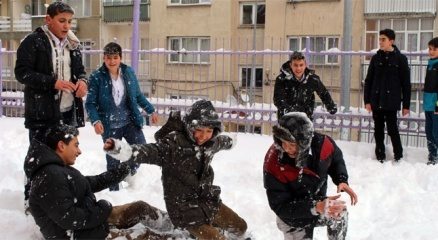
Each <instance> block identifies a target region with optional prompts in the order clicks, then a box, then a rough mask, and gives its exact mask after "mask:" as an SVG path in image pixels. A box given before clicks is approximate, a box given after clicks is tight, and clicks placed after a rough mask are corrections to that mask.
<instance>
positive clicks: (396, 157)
mask: <svg viewBox="0 0 438 240" xmlns="http://www.w3.org/2000/svg"><path fill="white" fill-rule="evenodd" d="M402 159H403V156H395V157H394V161H395V162H400V161H401V160H402Z"/></svg>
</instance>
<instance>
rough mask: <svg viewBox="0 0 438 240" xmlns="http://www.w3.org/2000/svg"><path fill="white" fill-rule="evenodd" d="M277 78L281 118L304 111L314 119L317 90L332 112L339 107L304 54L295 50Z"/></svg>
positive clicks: (276, 85) (278, 110) (277, 94)
mask: <svg viewBox="0 0 438 240" xmlns="http://www.w3.org/2000/svg"><path fill="white" fill-rule="evenodd" d="M280 71H281V73H280V75H278V76H277V78H276V80H275V87H274V105H275V106H276V107H277V117H278V119H280V118H281V117H282V116H283V115H284V114H286V113H288V112H304V113H306V114H307V116H308V117H309V118H310V119H312V116H313V109H314V108H315V94H314V93H315V92H316V94H318V96H319V98H321V101H322V103H324V105H325V107H326V108H327V110H328V111H329V112H330V114H335V113H336V112H337V111H338V109H337V107H336V104H335V103H334V101H333V99H332V97H331V96H330V93H329V92H328V91H327V88H326V87H325V86H324V84H323V83H322V81H321V79H320V78H319V76H318V75H316V74H315V71H314V70H311V69H309V68H307V63H306V59H305V57H304V55H303V54H302V53H301V52H294V53H293V54H292V55H291V56H290V58H289V61H287V62H285V63H284V64H283V65H282V66H281V69H280Z"/></svg>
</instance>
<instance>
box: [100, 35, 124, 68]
mask: <svg viewBox="0 0 438 240" xmlns="http://www.w3.org/2000/svg"><path fill="white" fill-rule="evenodd" d="M103 62H104V63H105V66H106V67H107V68H108V69H109V71H110V72H112V73H116V72H117V71H118V69H119V67H120V64H121V62H122V47H121V46H120V45H119V44H117V43H115V42H110V43H108V44H107V45H106V46H105V47H104V48H103Z"/></svg>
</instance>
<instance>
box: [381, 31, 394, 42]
mask: <svg viewBox="0 0 438 240" xmlns="http://www.w3.org/2000/svg"><path fill="white" fill-rule="evenodd" d="M379 35H385V36H387V37H388V38H389V40H395V32H394V30H392V29H389V28H386V29H383V30H380V32H379Z"/></svg>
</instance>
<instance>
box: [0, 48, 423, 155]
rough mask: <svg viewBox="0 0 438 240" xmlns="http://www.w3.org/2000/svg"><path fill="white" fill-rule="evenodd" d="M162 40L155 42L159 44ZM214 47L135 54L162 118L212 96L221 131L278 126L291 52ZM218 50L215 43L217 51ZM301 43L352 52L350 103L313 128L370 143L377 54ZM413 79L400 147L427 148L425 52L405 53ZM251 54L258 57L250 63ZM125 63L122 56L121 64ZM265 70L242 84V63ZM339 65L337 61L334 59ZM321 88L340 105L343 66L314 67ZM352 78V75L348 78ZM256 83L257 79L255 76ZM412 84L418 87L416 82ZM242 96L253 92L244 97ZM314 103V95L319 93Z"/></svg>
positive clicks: (2, 63)
mask: <svg viewBox="0 0 438 240" xmlns="http://www.w3.org/2000/svg"><path fill="white" fill-rule="evenodd" d="M158 45H159V44H158ZM212 45H213V49H217V50H211V51H185V50H184V51H172V50H167V49H164V48H151V49H149V50H141V51H139V55H140V56H139V59H140V60H139V70H138V72H137V76H138V78H139V83H140V86H141V88H142V91H143V92H144V94H145V95H146V96H147V97H148V99H149V100H150V101H151V103H152V104H153V105H154V106H155V107H156V108H157V111H158V113H159V114H160V115H161V116H162V117H163V118H164V117H165V116H167V114H168V113H169V111H170V110H182V111H184V110H185V109H186V108H187V107H189V106H190V105H191V104H192V103H193V101H195V100H196V99H198V98H207V99H209V100H211V101H213V103H214V105H215V107H216V108H217V111H218V112H219V115H220V117H221V119H222V120H223V122H224V124H225V127H226V130H228V131H246V132H253V133H263V134H270V130H271V127H272V125H274V124H276V122H277V119H276V107H275V106H274V105H273V103H272V97H273V88H274V81H275V76H276V75H278V73H279V71H278V70H275V69H279V68H280V66H281V65H282V63H283V62H285V61H286V60H287V58H288V55H289V54H290V53H291V51H283V50H278V51H277V50H269V49H266V50H262V51H253V50H245V49H244V47H243V48H242V49H243V50H226V49H225V48H221V47H217V46H215V45H214V44H212ZM215 47H217V48H215ZM308 49H309V48H306V50H305V52H304V53H305V55H306V57H307V58H308V59H311V57H312V56H335V57H338V58H342V57H344V56H351V57H352V58H353V60H352V62H353V63H354V64H353V66H352V67H353V68H355V71H352V76H351V82H352V84H351V89H349V90H350V95H351V97H350V98H351V99H352V101H351V106H349V108H348V111H345V108H344V107H339V112H338V113H337V114H336V115H330V114H328V113H327V112H326V111H325V109H324V108H323V107H321V104H320V103H317V105H318V106H317V107H316V110H315V113H314V124H315V128H316V129H317V130H318V131H321V132H324V133H327V134H329V135H331V136H333V137H334V138H336V139H344V140H351V141H364V142H372V141H373V140H374V138H373V121H372V116H371V114H369V113H367V112H366V111H365V109H364V108H363V85H362V84H363V79H364V77H365V75H366V72H365V68H366V67H367V65H368V61H367V60H366V59H367V56H370V55H372V54H374V52H363V51H358V52H354V51H348V52H343V51H333V50H330V51H322V52H313V51H310V50H308ZM129 54H131V52H130V51H129V50H126V51H124V56H123V59H124V61H125V63H126V64H128V65H130V62H129V59H130V57H129ZM174 54H184V55H199V54H202V55H207V56H208V59H209V62H208V63H207V64H199V63H171V62H169V61H168V60H169V58H170V56H171V55H174ZM405 54H406V55H407V56H408V58H409V59H410V60H409V63H410V66H411V67H412V70H411V71H413V73H414V74H411V76H412V77H414V78H415V79H416V80H415V81H414V80H413V81H412V82H414V83H415V84H413V89H412V95H413V99H412V101H411V102H412V104H411V105H412V112H411V115H410V116H409V117H406V118H400V119H399V128H400V133H401V136H402V140H403V144H405V145H410V146H418V147H424V146H425V145H426V144H425V142H426V141H425V131H424V122H425V120H424V115H423V112H422V111H421V105H422V104H421V103H422V99H421V97H422V87H421V86H422V84H423V82H424V80H423V79H424V72H423V69H424V66H425V64H426V63H427V62H426V61H425V60H426V53H425V52H409V53H405ZM83 56H84V59H87V61H86V69H87V72H88V74H90V73H91V71H92V70H93V69H96V68H97V67H99V66H100V65H101V64H102V62H101V59H102V56H101V51H98V50H88V51H83ZM15 58H16V52H15V51H5V50H4V49H0V69H1V73H2V74H1V76H0V86H1V89H2V92H1V93H0V101H1V104H0V116H1V115H3V116H11V117H22V116H23V114H24V104H25V103H24V101H23V92H22V90H23V85H21V84H20V83H18V82H17V81H16V80H15V76H14V73H13V69H14V65H15ZM253 58H254V59H256V61H253ZM126 60H127V61H126ZM254 62H255V63H256V66H258V67H260V68H262V69H263V76H261V77H262V79H261V83H262V84H261V85H260V86H258V85H256V83H255V82H251V84H248V85H242V84H241V83H242V80H245V79H242V78H243V77H242V71H241V70H240V66H245V67H249V68H251V67H253V66H254V65H251V64H252V63H254ZM339 62H340V61H339ZM309 67H311V68H313V69H316V73H317V74H318V75H319V76H320V78H321V79H322V81H323V82H324V84H325V85H326V87H327V88H328V89H329V91H330V92H331V94H332V97H333V98H334V99H335V102H337V103H339V102H340V100H339V98H340V95H341V94H340V92H341V91H343V89H342V86H341V81H340V80H339V79H340V73H339V72H340V68H341V67H340V66H339V65H337V64H331V65H327V64H313V63H312V62H310V66H309ZM353 80H355V81H354V82H353ZM259 82H260V81H259ZM414 85H415V86H414ZM245 94H246V95H249V94H251V96H250V97H248V96H246V97H248V98H246V97H245ZM316 99H317V100H319V98H318V97H317V98H316Z"/></svg>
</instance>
